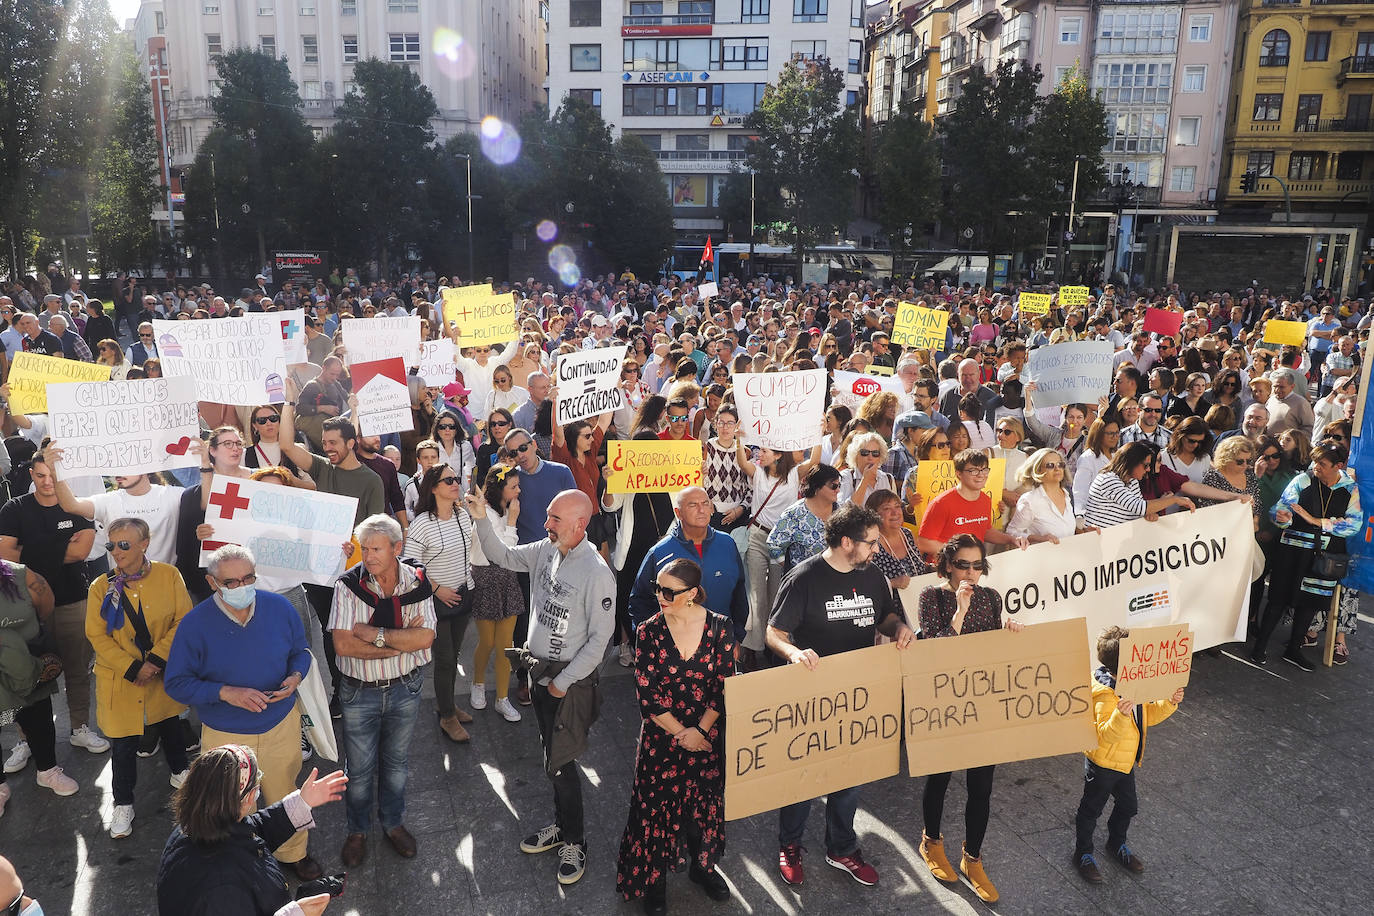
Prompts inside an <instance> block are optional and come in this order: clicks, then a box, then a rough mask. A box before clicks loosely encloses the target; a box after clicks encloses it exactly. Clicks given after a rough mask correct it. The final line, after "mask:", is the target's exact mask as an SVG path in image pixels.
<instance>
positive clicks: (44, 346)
mask: <svg viewBox="0 0 1374 916" xmlns="http://www.w3.org/2000/svg"><path fill="white" fill-rule="evenodd" d="M58 304H59V305H60V304H61V303H60V302H59V303H58ZM15 326H16V327H18V328H19V333H20V334H22V335H24V336H23V337H21V338H20V340H19V347H20V349H21V350H23V351H24V352H25V353H38V354H40V355H41V356H61V355H62V341H61V340H59V339H58V338H57V337H55V336H53V335H52V334H51V333H49V332H48V331H45V330H43V329H42V328H40V327H39V326H38V316H37V315H30V314H28V313H27V312H26V313H24V314H22V315H20V316H19V317H18V318H17V319H16V320H15Z"/></svg>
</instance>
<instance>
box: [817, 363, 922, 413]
mask: <svg viewBox="0 0 1374 916" xmlns="http://www.w3.org/2000/svg"><path fill="white" fill-rule="evenodd" d="M832 376H833V377H834V385H833V387H834V389H835V400H834V403H836V404H843V405H844V406H846V407H849V408H851V409H853V410H854V411H855V412H856V413H857V411H858V407H859V405H860V404H862V403H863V401H864V398H866V397H868V396H869V395H870V394H873V393H874V392H876V391H891V392H892V393H893V394H904V393H905V391H906V389H905V388H903V387H902V380H901V379H899V378H897V376H895V375H886V376H879V375H869V374H868V373H866V372H846V371H845V370H843V369H836V370H835V371H834V372H833V373H832Z"/></svg>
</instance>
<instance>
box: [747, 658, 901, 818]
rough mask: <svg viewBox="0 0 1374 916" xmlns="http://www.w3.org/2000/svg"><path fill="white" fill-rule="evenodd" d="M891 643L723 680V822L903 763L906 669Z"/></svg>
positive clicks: (886, 772) (877, 775)
mask: <svg viewBox="0 0 1374 916" xmlns="http://www.w3.org/2000/svg"><path fill="white" fill-rule="evenodd" d="M899 654H900V653H899V652H898V651H897V648H896V647H895V646H891V645H886V646H873V647H871V648H868V649H857V650H855V651H853V652H843V653H840V654H839V655H829V656H826V657H825V658H822V659H821V661H820V664H819V665H817V666H816V670H815V671H811V670H808V669H807V668H806V666H804V665H783V666H782V667H779V668H770V669H767V670H764V671H755V672H753V673H752V674H739V675H735V676H734V677H730V678H726V680H725V706H726V708H727V709H729V710H730V714H729V715H728V716H726V717H725V753H726V761H727V763H726V771H725V818H726V820H732V821H733V820H739V819H740V818H742V817H749V816H750V815H753V814H759V813H760V812H763V811H772V810H774V809H776V808H781V807H782V806H783V805H790V804H793V803H794V802H799V801H806V800H807V799H810V798H815V797H817V796H819V795H824V794H826V793H827V792H833V791H835V790H836V789H847V788H849V787H850V786H858V785H863V784H864V783H866V782H872V781H873V780H875V779H883V778H885V777H887V776H893V775H895V774H896V773H897V771H898V769H899V768H900V766H901V752H900V745H901V738H902V721H901V714H902V705H901V697H902V693H901V668H900V662H899V660H898V658H897V656H898V655H899Z"/></svg>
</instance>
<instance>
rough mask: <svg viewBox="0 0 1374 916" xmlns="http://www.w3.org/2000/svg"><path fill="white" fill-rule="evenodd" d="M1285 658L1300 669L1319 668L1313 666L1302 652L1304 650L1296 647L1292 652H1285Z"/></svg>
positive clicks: (1311, 669) (1312, 669)
mask: <svg viewBox="0 0 1374 916" xmlns="http://www.w3.org/2000/svg"><path fill="white" fill-rule="evenodd" d="M1283 660H1284V661H1286V662H1288V664H1290V665H1292V666H1293V667H1294V668H1297V669H1298V670H1299V671H1315V670H1317V669H1316V668H1314V667H1313V666H1312V663H1311V662H1309V661H1308V660H1307V658H1306V657H1305V656H1304V655H1303V654H1302V651H1301V650H1299V649H1294V650H1293V651H1292V652H1285V653H1283Z"/></svg>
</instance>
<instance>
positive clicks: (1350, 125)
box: [1293, 118, 1374, 134]
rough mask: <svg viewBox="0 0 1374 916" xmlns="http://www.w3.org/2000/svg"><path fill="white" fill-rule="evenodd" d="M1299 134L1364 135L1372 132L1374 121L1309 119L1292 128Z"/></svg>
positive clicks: (1360, 119)
mask: <svg viewBox="0 0 1374 916" xmlns="http://www.w3.org/2000/svg"><path fill="white" fill-rule="evenodd" d="M1293 129H1294V130H1295V131H1297V132H1298V133H1300V134H1312V133H1344V134H1364V133H1369V132H1370V131H1374V121H1371V120H1370V119H1369V118H1322V119H1321V120H1317V119H1316V118H1309V119H1308V120H1306V121H1303V122H1300V123H1298V124H1295V125H1294V126H1293Z"/></svg>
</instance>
